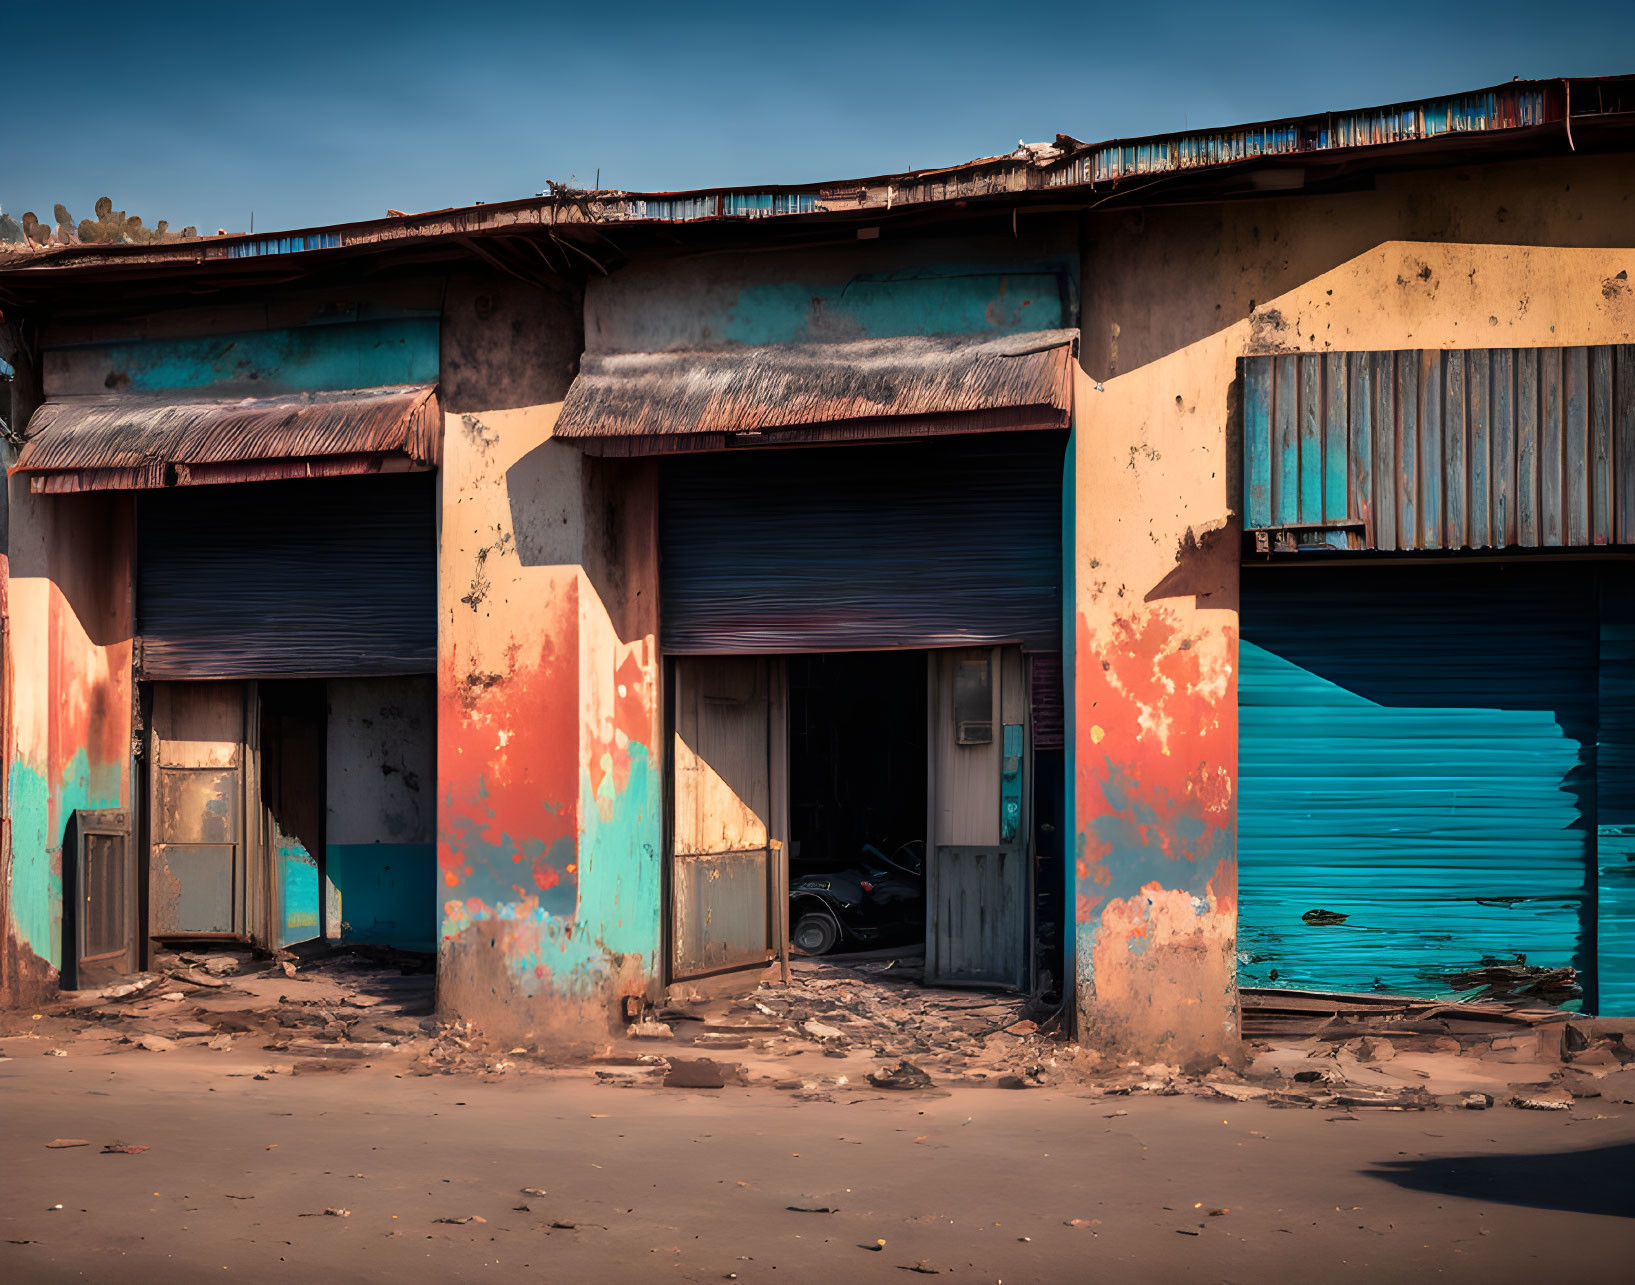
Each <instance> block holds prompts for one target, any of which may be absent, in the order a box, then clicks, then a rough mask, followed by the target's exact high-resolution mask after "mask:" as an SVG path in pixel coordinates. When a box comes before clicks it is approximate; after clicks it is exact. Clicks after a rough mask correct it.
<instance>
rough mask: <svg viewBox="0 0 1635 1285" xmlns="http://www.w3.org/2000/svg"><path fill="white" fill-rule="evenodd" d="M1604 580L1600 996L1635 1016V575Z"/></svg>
mask: <svg viewBox="0 0 1635 1285" xmlns="http://www.w3.org/2000/svg"><path fill="white" fill-rule="evenodd" d="M1602 575H1603V579H1602V583H1601V721H1600V734H1599V736H1598V737H1597V755H1596V780H1597V785H1598V789H1597V799H1596V804H1597V807H1596V823H1597V824H1596V849H1597V851H1596V866H1597V883H1596V890H1597V899H1596V900H1597V907H1598V912H1597V916H1596V927H1597V932H1596V950H1597V954H1598V956H1599V958H1600V982H1601V984H1600V987H1599V994H1598V996H1597V1001H1598V1008H1599V1011H1600V1012H1602V1013H1613V1014H1617V1015H1619V1016H1623V1017H1630V1016H1635V574H1632V573H1631V568H1629V567H1627V566H1620V567H1609V568H1607V570H1606V571H1604V572H1603V573H1602Z"/></svg>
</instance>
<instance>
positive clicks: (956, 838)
mask: <svg viewBox="0 0 1635 1285" xmlns="http://www.w3.org/2000/svg"><path fill="white" fill-rule="evenodd" d="M928 671H929V676H928V682H929V691H928V700H927V717H928V719H929V727H928V728H927V738H926V744H927V756H928V759H929V762H928V764H927V774H926V792H927V796H928V808H927V813H928V815H927V819H926V903H925V914H926V924H925V979H926V982H927V983H928V984H930V985H936V986H995V987H1002V988H1005V989H1010V990H1022V989H1025V988H1026V986H1027V984H1028V979H1029V975H1030V971H1031V970H1030V967H1029V961H1030V956H1031V953H1032V946H1031V943H1032V933H1033V929H1032V923H1033V916H1032V912H1031V907H1032V895H1033V880H1032V864H1031V863H1032V858H1031V853H1030V852H1029V848H1028V842H1027V835H1028V819H1027V815H1026V812H1027V807H1026V801H1027V797H1028V790H1027V754H1026V746H1027V744H1028V739H1027V712H1028V711H1027V699H1026V696H1027V683H1026V674H1027V670H1026V657H1025V656H1024V655H1023V654H1022V650H1021V648H1019V647H961V648H954V649H950V650H946V651H934V652H932V653H931V656H930V664H929V666H928Z"/></svg>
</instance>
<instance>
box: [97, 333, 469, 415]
mask: <svg viewBox="0 0 1635 1285" xmlns="http://www.w3.org/2000/svg"><path fill="white" fill-rule="evenodd" d="M78 351H81V352H93V353H96V354H98V355H100V356H101V357H102V358H104V359H105V360H106V362H107V364H108V375H107V380H108V383H107V387H109V388H116V389H119V390H121V391H128V392H135V393H153V392H172V391H177V390H182V389H190V390H197V391H206V392H217V393H224V394H225V393H236V394H238V395H240V396H246V397H248V396H263V395H271V394H275V393H290V392H318V391H322V390H326V389H343V388H387V387H391V386H394V385H398V384H434V383H436V382H437V378H438V361H439V352H438V319H437V318H436V317H396V318H389V319H381V320H374V321H356V322H346V323H341V324H334V325H320V326H296V327H292V328H289V329H285V330H260V331H245V332H240V333H237V334H229V335H207V336H201V337H197V338H191V339H137V340H129V341H126V342H121V343H108V344H94V345H86V346H84V347H83V348H81V349H79V350H78Z"/></svg>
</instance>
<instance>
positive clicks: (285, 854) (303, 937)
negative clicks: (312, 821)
mask: <svg viewBox="0 0 1635 1285" xmlns="http://www.w3.org/2000/svg"><path fill="white" fill-rule="evenodd" d="M275 837H276V838H277V840H278V842H277V846H276V847H275V848H274V854H273V859H274V860H275V861H276V862H277V863H278V944H279V945H280V946H290V945H293V944H294V943H296V942H302V941H311V940H312V939H313V938H314V937H317V936H318V935H319V934H320V933H322V931H323V929H322V927H321V923H320V919H319V914H318V912H319V897H318V862H317V859H316V858H314V857H313V855H312V854H311V853H310V852H308V851H307V850H306V848H305V847H304V846H303V845H302V844H301V843H300V842H298V841H297V840H295V839H291V838H288V837H287V836H275Z"/></svg>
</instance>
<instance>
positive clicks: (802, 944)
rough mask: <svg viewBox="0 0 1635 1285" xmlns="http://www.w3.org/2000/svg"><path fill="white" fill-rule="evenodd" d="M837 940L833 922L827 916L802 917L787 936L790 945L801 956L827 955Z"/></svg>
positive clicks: (837, 932) (837, 936)
mask: <svg viewBox="0 0 1635 1285" xmlns="http://www.w3.org/2000/svg"><path fill="white" fill-rule="evenodd" d="M839 940H840V933H839V931H838V930H837V929H836V928H835V921H834V920H832V919H830V918H829V916H828V915H802V916H801V917H800V918H799V919H798V920H796V921H795V927H794V929H793V930H792V931H791V932H790V934H789V942H790V944H791V945H792V946H794V948H795V949H796V950H798V951H800V952H801V954H803V955H827V954H828V953H829V952H830V951H831V950H833V949H834V948H835V943H836V942H837V941H839Z"/></svg>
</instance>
